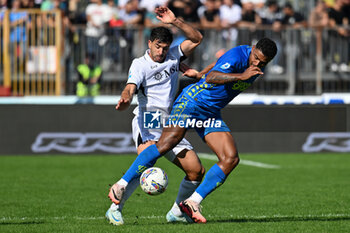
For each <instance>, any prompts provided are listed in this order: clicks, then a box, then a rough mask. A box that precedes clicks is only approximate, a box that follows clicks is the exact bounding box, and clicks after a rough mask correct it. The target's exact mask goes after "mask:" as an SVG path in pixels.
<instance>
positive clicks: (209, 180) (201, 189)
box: [196, 164, 226, 199]
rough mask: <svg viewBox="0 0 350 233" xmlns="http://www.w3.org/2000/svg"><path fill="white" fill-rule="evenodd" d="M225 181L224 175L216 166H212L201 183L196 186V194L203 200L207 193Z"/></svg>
mask: <svg viewBox="0 0 350 233" xmlns="http://www.w3.org/2000/svg"><path fill="white" fill-rule="evenodd" d="M225 179H226V175H225V173H224V172H223V171H222V170H221V168H220V167H219V166H218V165H217V164H214V166H212V167H211V168H210V169H209V171H208V172H207V174H206V175H205V178H204V180H203V182H202V183H201V184H200V185H199V186H198V188H197V189H196V192H197V193H198V194H199V195H201V196H202V197H203V199H204V198H205V197H206V196H208V195H209V193H211V192H212V191H214V190H215V189H216V188H217V187H219V186H220V185H222V184H223V183H224V182H225Z"/></svg>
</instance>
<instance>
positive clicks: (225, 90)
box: [112, 38, 277, 223]
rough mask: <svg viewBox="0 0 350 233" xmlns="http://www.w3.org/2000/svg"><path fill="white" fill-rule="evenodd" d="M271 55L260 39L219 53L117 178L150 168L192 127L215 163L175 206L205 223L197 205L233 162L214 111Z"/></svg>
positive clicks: (234, 154)
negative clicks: (151, 142)
mask: <svg viewBox="0 0 350 233" xmlns="http://www.w3.org/2000/svg"><path fill="white" fill-rule="evenodd" d="M276 53H277V47H276V44H275V42H274V41H272V40H271V39H269V38H263V39H261V40H259V41H258V43H257V44H256V45H255V46H252V47H250V46H238V47H235V48H232V49H231V50H229V51H227V52H226V53H225V54H224V55H223V56H221V57H220V58H219V60H218V61H217V62H216V64H215V65H214V67H213V68H212V69H210V71H209V72H208V73H207V74H206V75H204V76H203V77H202V79H201V80H200V81H199V82H197V83H195V84H192V85H190V86H188V87H186V88H185V89H183V91H182V92H181V94H180V95H179V97H178V98H177V100H176V101H175V103H174V105H173V109H172V112H171V115H170V118H169V122H168V123H169V124H168V126H167V127H165V128H164V129H163V132H162V135H161V136H160V138H159V140H158V142H157V143H156V144H154V145H151V146H149V147H148V148H147V149H145V150H144V151H143V152H142V153H140V154H139V155H138V157H137V158H136V160H135V161H134V163H133V164H132V165H131V166H130V168H129V169H128V171H127V172H126V173H125V175H124V176H123V177H122V179H123V180H124V181H125V183H126V184H127V183H128V182H130V181H131V180H133V179H135V178H137V177H139V176H140V175H141V173H142V171H144V170H145V169H146V168H148V167H152V166H153V165H154V164H155V162H156V161H157V159H158V158H159V157H161V156H162V155H164V154H165V153H166V152H168V151H169V150H171V149H172V148H173V147H174V146H176V145H177V144H178V143H179V142H180V141H181V139H182V138H183V137H184V135H185V133H186V131H187V129H188V128H195V130H196V131H197V133H198V134H199V136H200V137H201V138H202V139H203V140H204V141H205V142H206V143H207V145H208V146H209V147H210V149H212V151H214V152H215V154H216V155H217V156H218V159H219V161H218V163H216V164H215V165H214V166H212V167H211V168H210V169H209V171H208V172H207V174H206V176H205V178H204V180H203V182H202V183H201V184H200V185H199V186H198V188H197V189H196V190H195V192H194V193H193V194H192V195H191V196H190V197H189V198H188V199H186V200H185V201H183V202H181V203H180V208H181V210H182V211H183V212H184V213H185V214H186V215H188V216H189V217H190V218H192V220H193V221H194V222H197V223H205V222H206V221H207V220H206V219H205V218H204V217H203V216H202V214H201V210H200V203H201V202H202V201H203V199H204V198H205V197H206V196H207V195H208V194H210V193H211V192H212V191H214V190H215V189H216V188H218V187H219V186H220V185H222V184H223V183H224V182H225V179H226V178H227V176H228V175H229V174H230V173H231V171H232V170H233V169H234V168H235V167H236V166H237V165H238V163H239V157H238V151H237V148H236V145H235V141H234V139H233V137H232V135H231V133H230V129H229V128H228V127H227V125H226V124H225V122H224V121H223V120H222V118H221V114H220V110H221V109H222V108H224V107H225V106H226V105H227V104H228V103H229V102H230V101H231V100H232V99H233V98H235V97H236V96H237V95H239V94H240V93H241V92H242V91H244V90H245V89H247V88H248V87H249V86H250V85H251V84H252V83H253V82H254V81H255V80H256V79H257V78H258V77H259V76H260V75H263V71H264V68H265V66H266V65H267V64H268V63H269V62H270V61H271V60H272V59H273V58H274V57H275V55H276ZM119 188H120V187H119ZM112 191H113V193H116V194H118V195H115V200H114V201H115V202H118V199H120V197H121V196H122V195H123V191H122V190H112Z"/></svg>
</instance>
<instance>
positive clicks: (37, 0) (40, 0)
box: [34, 0, 44, 9]
mask: <svg viewBox="0 0 350 233" xmlns="http://www.w3.org/2000/svg"><path fill="white" fill-rule="evenodd" d="M43 1H44V0H34V7H35V8H38V9H40V6H41V4H42V3H43Z"/></svg>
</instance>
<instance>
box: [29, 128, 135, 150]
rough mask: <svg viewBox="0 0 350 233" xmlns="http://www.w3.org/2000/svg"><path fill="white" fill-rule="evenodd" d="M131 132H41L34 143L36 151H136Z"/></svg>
mask: <svg viewBox="0 0 350 233" xmlns="http://www.w3.org/2000/svg"><path fill="white" fill-rule="evenodd" d="M130 145H133V139H132V134H131V133H77V132H73V133H71V132H70V133H40V134H39V135H38V136H37V137H36V139H35V142H34V143H33V144H32V147H31V148H32V151H33V152H34V153H46V152H54V151H57V152H64V153H90V152H97V151H103V152H108V153H134V152H136V149H135V146H130Z"/></svg>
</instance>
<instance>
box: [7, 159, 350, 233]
mask: <svg viewBox="0 0 350 233" xmlns="http://www.w3.org/2000/svg"><path fill="white" fill-rule="evenodd" d="M134 158H135V155H125V156H109V155H88V156H0V177H1V183H0V232H36V233H38V232H46V233H47V232H186V233H189V232H201V233H206V232H210V233H214V232H220V233H221V232H336V233H338V232H350V155H349V154H242V155H241V159H242V160H243V161H254V162H260V163H264V164H270V165H276V166H279V168H262V167H256V166H250V165H247V164H245V163H242V164H240V165H239V166H238V167H237V168H236V170H234V171H233V172H232V174H231V175H230V176H229V177H228V179H227V180H226V182H225V184H224V185H223V186H221V187H220V188H219V189H218V190H216V191H214V192H213V193H212V194H211V195H209V196H208V197H207V198H206V199H205V200H204V201H203V203H202V205H203V215H204V216H206V217H207V220H208V223H207V224H203V225H199V224H180V223H179V224H168V223H166V220H165V214H166V213H167V211H168V210H169V209H170V207H171V206H172V204H173V202H174V200H175V198H176V195H177V190H178V186H179V184H180V182H181V180H182V178H183V173H182V171H180V170H179V169H178V168H176V167H175V166H174V165H173V164H171V163H170V162H168V161H167V160H166V159H164V158H162V159H160V160H159V161H158V162H157V164H156V166H159V167H161V168H163V169H164V170H165V171H166V172H167V173H168V177H169V186H168V189H167V191H166V192H165V193H164V194H162V195H159V196H148V195H146V194H145V193H143V192H142V191H141V189H140V188H138V190H137V191H136V192H135V193H134V194H133V196H132V197H131V198H130V199H129V201H128V202H127V204H126V205H125V208H124V211H123V214H124V220H125V225H123V226H118V227H116V226H112V225H109V224H108V223H107V221H106V220H105V219H104V214H105V211H106V210H107V209H108V207H109V205H110V201H109V199H108V198H107V193H108V187H109V186H108V184H112V183H114V182H115V181H116V180H117V179H119V178H120V177H121V175H122V173H123V172H125V170H126V169H127V167H128V166H129V165H130V164H131V163H132V161H133V159H134ZM202 162H203V165H204V166H205V167H206V169H209V168H210V167H211V166H212V165H213V164H214V163H215V161H213V160H209V159H202Z"/></svg>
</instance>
